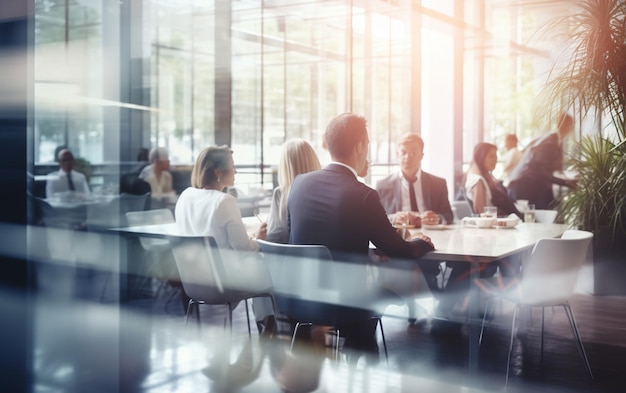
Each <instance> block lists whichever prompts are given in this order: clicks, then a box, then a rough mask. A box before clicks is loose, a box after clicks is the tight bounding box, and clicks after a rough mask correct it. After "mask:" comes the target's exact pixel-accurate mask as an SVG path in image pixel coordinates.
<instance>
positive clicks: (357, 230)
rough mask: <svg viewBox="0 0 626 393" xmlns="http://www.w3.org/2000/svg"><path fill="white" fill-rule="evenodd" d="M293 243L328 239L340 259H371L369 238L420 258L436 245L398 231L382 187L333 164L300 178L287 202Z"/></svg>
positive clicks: (392, 252)
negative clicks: (376, 187)
mask: <svg viewBox="0 0 626 393" xmlns="http://www.w3.org/2000/svg"><path fill="white" fill-rule="evenodd" d="M287 209H288V211H289V225H290V233H289V243H292V244H323V245H325V246H326V247H328V248H329V249H330V251H331V253H332V254H333V258H335V259H339V260H349V261H361V262H362V263H365V262H366V261H367V254H368V251H369V242H370V241H371V242H372V243H373V244H374V245H375V246H376V248H377V249H379V250H381V251H383V252H384V253H385V254H387V255H388V256H390V257H404V258H420V257H422V256H423V255H424V254H426V253H427V252H429V251H431V250H432V248H431V247H430V246H429V245H428V244H427V243H425V242H423V241H421V240H414V241H408V242H407V241H405V240H403V239H402V237H401V236H400V235H398V234H397V233H396V230H395V229H394V228H393V226H392V225H391V223H390V222H389V220H388V218H387V214H386V213H385V210H384V209H383V206H382V205H381V204H380V199H379V197H378V193H377V192H376V190H374V189H372V188H371V187H368V186H367V185H365V184H363V183H361V182H359V181H358V180H357V178H356V177H355V176H354V174H353V173H352V172H350V170H349V169H347V168H345V167H343V166H341V165H337V164H330V165H328V166H327V167H326V168H324V169H322V170H321V171H316V172H310V173H306V174H303V175H299V176H297V177H296V179H295V181H294V183H293V185H292V188H291V193H290V195H289V201H288V203H287Z"/></svg>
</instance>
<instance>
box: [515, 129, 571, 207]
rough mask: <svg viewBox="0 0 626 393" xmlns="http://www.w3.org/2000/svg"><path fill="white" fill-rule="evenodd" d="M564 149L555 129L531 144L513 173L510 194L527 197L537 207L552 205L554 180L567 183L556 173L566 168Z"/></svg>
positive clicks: (518, 197) (522, 197)
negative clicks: (564, 164)
mask: <svg viewBox="0 0 626 393" xmlns="http://www.w3.org/2000/svg"><path fill="white" fill-rule="evenodd" d="M562 165H563V150H562V147H561V143H560V141H559V135H558V134H557V133H556V132H551V133H549V134H547V135H546V136H544V137H543V138H541V139H539V140H537V141H536V142H534V143H533V144H532V145H531V146H529V147H528V148H527V149H526V150H525V152H524V155H523V156H522V159H521V160H520V162H519V164H517V166H516V167H515V169H514V170H513V172H512V173H511V176H510V182H509V186H508V188H509V195H510V196H511V197H512V198H513V199H527V200H528V202H529V203H533V204H535V207H536V208H537V209H550V208H552V207H553V206H552V204H553V201H554V193H553V191H552V184H559V185H562V186H565V185H567V183H566V181H565V180H564V179H562V178H559V177H556V176H554V172H555V171H560V170H562Z"/></svg>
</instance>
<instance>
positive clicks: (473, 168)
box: [463, 142, 522, 218]
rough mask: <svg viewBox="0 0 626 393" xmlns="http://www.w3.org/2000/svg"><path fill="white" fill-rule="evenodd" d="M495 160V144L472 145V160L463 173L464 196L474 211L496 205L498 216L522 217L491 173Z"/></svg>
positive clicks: (480, 210) (494, 166)
mask: <svg viewBox="0 0 626 393" xmlns="http://www.w3.org/2000/svg"><path fill="white" fill-rule="evenodd" d="M497 162H498V147H497V146H496V145H493V144H491V143H485V142H481V143H478V144H477V145H476V146H475V147H474V154H473V157H472V162H471V164H470V166H469V169H468V170H467V172H466V173H465V175H464V181H463V183H464V189H465V196H466V198H467V200H468V201H469V202H470V203H471V204H472V208H473V209H474V213H477V214H480V213H483V212H484V211H485V207H486V206H496V207H497V208H498V215H499V216H506V215H509V214H515V215H517V216H518V217H520V218H522V214H521V213H520V212H519V211H518V210H517V208H516V207H515V201H513V199H511V197H509V195H508V192H507V190H506V188H505V187H504V186H503V185H502V183H500V182H499V181H498V180H497V179H496V178H495V177H494V176H493V174H492V171H493V170H494V169H495V168H496V163H497Z"/></svg>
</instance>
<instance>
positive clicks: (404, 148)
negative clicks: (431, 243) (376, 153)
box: [376, 133, 454, 227]
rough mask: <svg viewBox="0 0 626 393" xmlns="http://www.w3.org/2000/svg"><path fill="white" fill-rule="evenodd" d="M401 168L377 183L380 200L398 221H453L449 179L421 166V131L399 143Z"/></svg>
mask: <svg viewBox="0 0 626 393" xmlns="http://www.w3.org/2000/svg"><path fill="white" fill-rule="evenodd" d="M396 151H397V155H398V160H399V164H400V170H399V171H398V172H396V173H393V174H391V175H389V176H387V177H385V178H383V179H381V180H379V181H378V182H377V183H376V190H377V191H378V194H379V195H380V202H381V204H382V205H383V207H384V208H385V211H386V212H387V214H389V215H390V216H391V218H392V222H393V223H394V224H404V223H407V221H408V224H411V225H415V226H418V227H419V226H420V225H421V222H423V223H424V224H427V225H428V224H437V223H439V220H440V216H441V217H443V221H442V223H443V224H445V223H452V222H453V220H454V218H453V213H452V207H450V201H449V200H448V187H447V186H446V181H445V179H442V178H440V177H437V176H434V175H431V174H430V173H427V172H424V171H422V169H421V164H422V159H423V158H424V140H423V139H422V138H421V137H420V136H419V135H417V134H414V133H406V134H404V135H402V136H401V137H400V139H399V140H398V143H397V149H396Z"/></svg>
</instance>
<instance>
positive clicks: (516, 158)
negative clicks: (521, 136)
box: [502, 134, 522, 186]
mask: <svg viewBox="0 0 626 393" xmlns="http://www.w3.org/2000/svg"><path fill="white" fill-rule="evenodd" d="M504 147H505V149H506V154H505V155H504V168H503V169H502V181H503V183H504V185H505V186H506V185H508V183H509V177H510V176H511V172H513V169H515V167H516V166H517V164H518V163H519V162H520V160H521V159H522V151H521V150H520V149H518V148H517V135H515V134H506V136H505V137H504Z"/></svg>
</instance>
